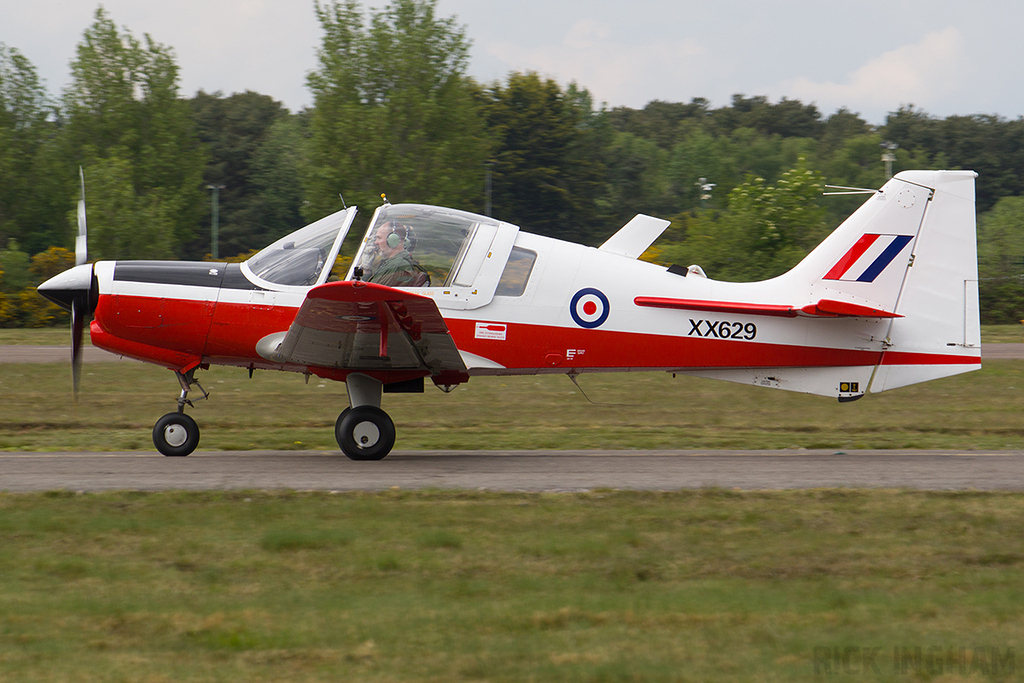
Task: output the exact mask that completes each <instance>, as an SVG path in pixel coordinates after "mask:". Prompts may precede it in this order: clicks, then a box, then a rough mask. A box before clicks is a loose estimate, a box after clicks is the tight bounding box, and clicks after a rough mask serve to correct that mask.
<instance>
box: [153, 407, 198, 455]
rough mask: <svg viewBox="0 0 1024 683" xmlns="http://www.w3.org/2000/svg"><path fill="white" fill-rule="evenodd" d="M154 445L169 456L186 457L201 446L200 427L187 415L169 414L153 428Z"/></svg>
mask: <svg viewBox="0 0 1024 683" xmlns="http://www.w3.org/2000/svg"><path fill="white" fill-rule="evenodd" d="M153 445H154V446H156V449H157V450H158V451H160V452H161V453H163V454H164V455H167V456H176V457H180V456H185V455H188V454H189V453H191V452H192V451H194V450H195V449H196V446H198V445H199V425H197V424H196V421H195V420H193V419H192V418H191V417H189V416H188V415H186V414H185V413H167V414H166V415H164V416H163V417H161V418H160V419H159V420H157V421H156V426H155V427H153Z"/></svg>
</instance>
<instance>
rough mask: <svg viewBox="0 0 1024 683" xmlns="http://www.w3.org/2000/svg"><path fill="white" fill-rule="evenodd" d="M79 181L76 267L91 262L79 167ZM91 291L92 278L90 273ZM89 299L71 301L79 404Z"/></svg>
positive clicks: (73, 370)
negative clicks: (83, 341)
mask: <svg viewBox="0 0 1024 683" xmlns="http://www.w3.org/2000/svg"><path fill="white" fill-rule="evenodd" d="M78 181H79V186H80V187H81V195H80V196H79V199H78V235H77V236H76V237H75V267H78V266H82V265H85V263H87V262H88V260H89V251H88V241H87V239H86V235H87V233H88V230H87V227H86V222H85V171H83V170H82V167H81V166H79V167H78ZM89 280H90V283H89V284H90V289H91V288H92V287H91V285H92V282H91V281H92V277H91V273H90V278H89ZM90 298H91V297H89V296H88V295H87V296H85V297H81V296H76V297H74V298H72V300H71V384H72V386H73V387H74V389H73V390H74V394H75V403H78V387H79V385H80V384H81V381H82V331H83V329H84V327H85V317H86V316H87V315H88V313H87V312H86V308H87V307H88V306H89V299H90Z"/></svg>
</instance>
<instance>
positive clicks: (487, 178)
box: [484, 161, 494, 218]
mask: <svg viewBox="0 0 1024 683" xmlns="http://www.w3.org/2000/svg"><path fill="white" fill-rule="evenodd" d="M484 166H485V167H486V168H487V172H486V174H485V175H484V215H485V216H487V217H488V218H489V217H490V215H491V169H493V168H494V162H493V161H485V162H484Z"/></svg>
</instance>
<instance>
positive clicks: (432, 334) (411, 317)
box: [275, 281, 468, 381]
mask: <svg viewBox="0 0 1024 683" xmlns="http://www.w3.org/2000/svg"><path fill="white" fill-rule="evenodd" d="M275 356H276V357H275V360H278V361H279V362H282V363H300V364H302V365H308V366H312V367H319V368H329V369H332V370H342V371H344V370H358V371H378V372H372V373H371V374H375V375H379V376H381V377H382V379H384V381H388V379H387V378H388V377H389V376H390V377H391V378H397V377H399V376H401V377H408V376H409V374H410V372H412V373H413V374H419V375H421V376H422V375H431V376H434V377H435V378H436V377H437V376H439V375H444V376H451V375H465V374H466V365H465V363H463V361H462V357H461V356H460V355H459V350H458V348H457V347H456V346H455V342H454V340H453V339H452V337H451V334H450V333H449V332H448V326H447V325H446V324H445V322H444V318H443V317H442V316H441V312H440V311H439V310H438V309H437V304H435V303H434V300H433V299H430V298H428V297H425V296H420V295H418V294H412V293H410V292H407V291H403V290H401V289H395V288H393V287H385V286H383V285H378V284H374V283H370V282H350V281H346V282H329V283H327V284H323V285H320V286H318V287H314V288H313V289H311V290H310V291H309V293H308V294H307V295H306V299H305V301H303V302H302V306H301V307H300V308H299V312H298V313H297V314H296V316H295V320H294V321H292V325H291V327H290V328H289V329H288V332H287V334H285V336H284V338H283V339H282V340H281V343H280V346H278V348H277V350H276V353H275ZM390 371H394V373H393V374H392V373H391V372H390ZM467 379H468V377H467Z"/></svg>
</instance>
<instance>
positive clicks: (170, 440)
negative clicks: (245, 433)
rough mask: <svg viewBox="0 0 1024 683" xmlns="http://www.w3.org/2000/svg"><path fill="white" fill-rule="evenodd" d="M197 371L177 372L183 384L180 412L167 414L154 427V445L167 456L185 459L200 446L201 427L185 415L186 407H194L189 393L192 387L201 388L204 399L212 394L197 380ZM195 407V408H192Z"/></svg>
mask: <svg viewBox="0 0 1024 683" xmlns="http://www.w3.org/2000/svg"><path fill="white" fill-rule="evenodd" d="M195 373H196V369H195V368H192V369H191V370H189V371H188V372H185V373H182V372H178V371H175V372H174V374H175V376H176V377H177V378H178V383H179V384H181V394H180V395H179V396H178V410H177V412H174V413H167V414H166V415H164V416H163V417H161V418H160V419H159V420H157V421H156V425H155V426H154V427H153V445H154V446H156V449H157V450H158V451H160V452H161V453H163V454H164V455H167V456H172V457H183V456H186V455H188V454H189V453H191V452H192V451H194V450H195V449H196V446H198V445H199V425H197V424H196V421H195V420H193V419H192V418H191V417H190V416H188V415H186V414H185V405H186V404H187V405H189V406H192V401H190V400H189V398H188V392H189V391H190V390H191V388H192V385H195V386H197V387H199V391H201V392H202V394H203V398H209V397H210V394H209V392H207V391H206V390H205V389H203V387H202V385H201V384H199V380H197V379H196V378H195ZM192 407H194V406H192Z"/></svg>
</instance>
